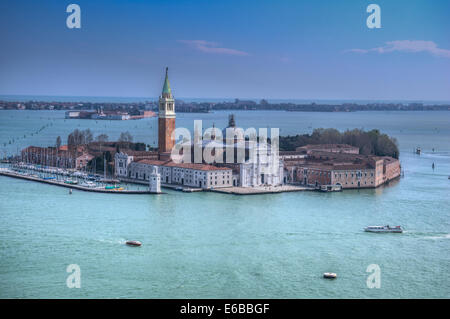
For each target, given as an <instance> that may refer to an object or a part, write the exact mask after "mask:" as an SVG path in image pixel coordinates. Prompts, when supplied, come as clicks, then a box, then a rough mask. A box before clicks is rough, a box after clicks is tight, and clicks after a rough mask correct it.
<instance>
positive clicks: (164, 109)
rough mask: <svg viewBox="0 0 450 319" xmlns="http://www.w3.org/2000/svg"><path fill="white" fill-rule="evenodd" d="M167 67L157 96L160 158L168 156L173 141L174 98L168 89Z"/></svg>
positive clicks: (167, 157)
mask: <svg viewBox="0 0 450 319" xmlns="http://www.w3.org/2000/svg"><path fill="white" fill-rule="evenodd" d="M168 70H169V68H166V78H165V80H164V86H163V90H162V93H161V96H160V97H159V113H158V152H159V157H160V159H161V160H167V159H169V158H170V153H171V151H172V148H173V146H174V145H175V141H174V140H173V139H172V132H173V131H174V130H175V99H174V98H173V96H172V90H171V89H170V83H169V76H168Z"/></svg>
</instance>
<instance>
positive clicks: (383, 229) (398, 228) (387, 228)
mask: <svg viewBox="0 0 450 319" xmlns="http://www.w3.org/2000/svg"><path fill="white" fill-rule="evenodd" d="M364 231H366V232H371V233H402V232H403V229H402V227H401V226H394V227H391V226H389V225H386V226H367V227H366V228H364Z"/></svg>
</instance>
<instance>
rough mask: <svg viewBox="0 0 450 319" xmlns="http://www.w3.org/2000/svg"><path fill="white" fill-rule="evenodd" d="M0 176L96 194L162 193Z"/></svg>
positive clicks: (5, 172)
mask: <svg viewBox="0 0 450 319" xmlns="http://www.w3.org/2000/svg"><path fill="white" fill-rule="evenodd" d="M0 176H7V177H12V178H19V179H24V180H28V181H33V182H38V183H44V184H50V185H54V186H60V187H66V188H72V189H76V190H81V191H85V192H94V193H107V194H154V195H158V194H161V193H154V192H150V191H141V190H120V191H119V190H109V189H102V188H89V187H84V186H81V185H73V184H66V183H64V182H59V181H54V180H45V179H42V178H37V177H32V176H25V175H20V174H17V173H14V172H11V171H8V170H4V169H3V170H0Z"/></svg>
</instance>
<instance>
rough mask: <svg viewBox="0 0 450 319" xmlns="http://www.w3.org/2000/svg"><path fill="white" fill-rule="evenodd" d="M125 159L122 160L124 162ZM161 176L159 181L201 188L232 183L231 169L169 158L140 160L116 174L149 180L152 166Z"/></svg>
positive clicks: (123, 177)
mask: <svg viewBox="0 0 450 319" xmlns="http://www.w3.org/2000/svg"><path fill="white" fill-rule="evenodd" d="M125 162H126V161H124V163H125ZM155 167H156V169H157V173H158V174H159V175H160V177H161V183H163V184H168V185H180V186H188V187H196V188H203V189H211V188H222V187H230V186H232V185H233V176H232V169H230V168H226V167H216V166H213V165H207V164H192V163H174V162H172V161H170V160H168V161H161V160H145V159H144V160H140V161H137V162H131V163H130V164H129V165H128V167H127V172H128V175H126V176H124V175H117V177H119V178H121V179H124V180H132V181H138V182H139V181H150V179H151V176H152V171H153V168H155Z"/></svg>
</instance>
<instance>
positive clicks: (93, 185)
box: [80, 181, 97, 187]
mask: <svg viewBox="0 0 450 319" xmlns="http://www.w3.org/2000/svg"><path fill="white" fill-rule="evenodd" d="M80 186H84V187H96V186H97V184H95V183H94V182H90V181H86V182H83V183H81V184H80Z"/></svg>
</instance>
